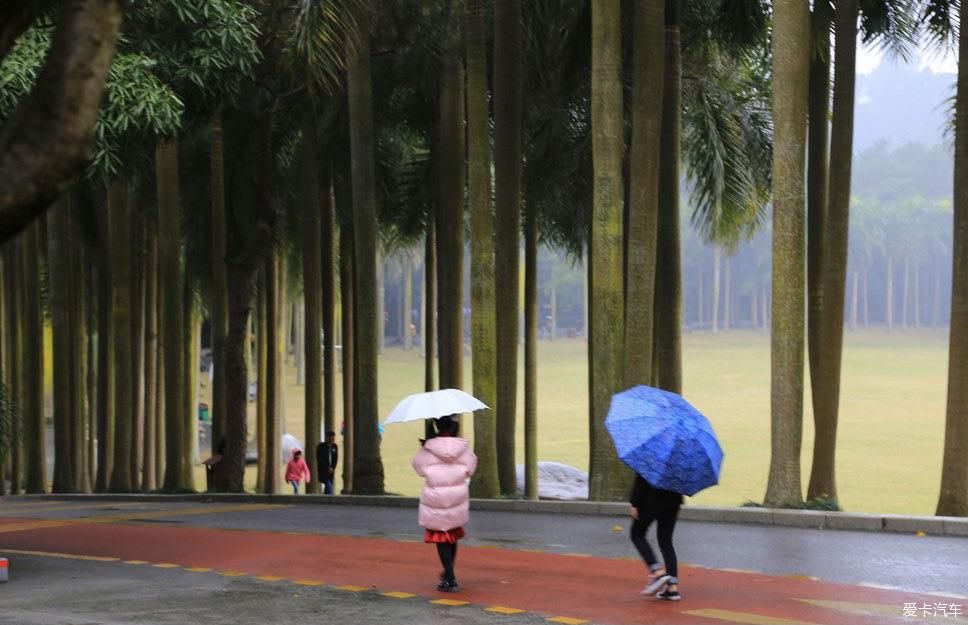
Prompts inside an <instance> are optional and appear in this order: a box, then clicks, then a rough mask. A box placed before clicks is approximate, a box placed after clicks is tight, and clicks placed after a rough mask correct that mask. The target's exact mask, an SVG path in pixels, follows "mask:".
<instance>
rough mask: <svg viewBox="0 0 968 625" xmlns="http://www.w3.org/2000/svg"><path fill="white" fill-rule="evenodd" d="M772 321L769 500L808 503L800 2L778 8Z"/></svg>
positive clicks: (804, 85)
mask: <svg viewBox="0 0 968 625" xmlns="http://www.w3.org/2000/svg"><path fill="white" fill-rule="evenodd" d="M773 15H774V26H773V29H774V30H773V123H774V128H775V131H774V133H775V134H774V136H775V139H774V150H773V315H772V318H773V326H772V341H771V345H772V366H771V371H772V374H771V414H772V420H771V426H772V437H771V450H772V455H771V458H770V476H769V482H768V484H767V492H766V498H765V503H766V505H768V506H772V507H790V506H793V507H796V506H799V505H800V503H801V502H802V500H803V494H802V492H801V484H800V445H801V437H802V431H803V351H804V345H803V342H804V340H803V333H804V301H803V299H804V261H803V259H804V251H805V250H804V221H805V220H804V180H803V172H804V166H805V162H804V159H805V152H806V121H807V119H806V118H807V92H808V85H809V74H810V46H809V41H810V13H809V10H808V8H807V5H806V4H805V3H802V2H797V1H796V0H778V1H777V2H775V3H774V5H773Z"/></svg>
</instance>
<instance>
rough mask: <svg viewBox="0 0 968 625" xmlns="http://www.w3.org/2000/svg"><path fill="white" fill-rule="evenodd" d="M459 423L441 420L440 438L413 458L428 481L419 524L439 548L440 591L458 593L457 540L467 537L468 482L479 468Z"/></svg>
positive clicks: (447, 419) (417, 470) (421, 503)
mask: <svg viewBox="0 0 968 625" xmlns="http://www.w3.org/2000/svg"><path fill="white" fill-rule="evenodd" d="M458 428H459V424H458V423H457V422H456V421H454V420H453V419H451V418H450V417H442V418H440V419H437V433H436V436H434V437H432V438H430V439H428V440H426V441H423V443H422V447H421V449H420V451H418V452H417V455H416V456H414V458H413V463H412V464H413V468H414V470H415V471H416V472H417V474H418V475H419V476H420V477H422V478H424V487H423V490H422V491H421V493H420V513H419V522H420V525H421V527H423V528H424V529H425V532H424V542H426V543H432V544H435V545H436V546H437V555H438V557H439V558H440V563H441V565H442V566H443V567H444V570H443V573H441V576H440V583H439V584H438V585H437V590H439V591H441V592H457V591H459V590H460V585H459V584H458V583H457V578H456V577H455V576H454V562H455V560H456V559H457V541H458V540H460V539H461V538H463V537H464V525H466V524H467V521H468V519H469V511H470V491H469V489H468V486H467V483H468V480H469V479H470V477H471V476H472V475H474V469H475V468H477V456H475V455H474V452H473V451H471V448H470V444H469V443H468V442H467V441H466V440H465V439H463V438H460V437H459V436H458Z"/></svg>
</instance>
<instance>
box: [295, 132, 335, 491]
mask: <svg viewBox="0 0 968 625" xmlns="http://www.w3.org/2000/svg"><path fill="white" fill-rule="evenodd" d="M314 133H315V128H313V127H312V126H311V125H309V124H306V125H305V127H304V128H303V137H302V150H301V154H300V161H301V163H300V165H301V167H302V171H301V176H300V177H301V179H302V184H303V186H302V189H301V191H302V193H301V196H302V197H301V198H300V200H301V202H302V205H303V212H302V224H301V226H302V230H303V235H304V236H303V258H302V260H303V296H304V297H305V302H306V312H305V315H306V329H305V332H304V333H303V334H304V339H305V342H304V344H303V346H302V349H303V350H304V352H305V359H306V386H305V397H306V413H305V414H306V423H305V427H306V462H307V463H308V464H309V474H310V476H311V480H310V482H309V484H307V485H306V492H310V493H318V492H319V478H320V476H319V468H318V467H317V466H316V454H315V453H314V450H315V448H316V445H317V444H318V443H319V441H320V440H321V439H320V433H321V432H320V429H321V417H322V414H321V410H322V402H323V393H322V391H323V389H322V386H321V385H322V382H323V380H322V369H321V367H322V364H323V363H322V354H321V353H320V344H319V337H320V334H321V332H322V320H323V319H322V312H323V311H322V295H323V293H322V289H323V281H322V275H321V273H322V272H323V270H324V267H323V258H322V256H323V253H322V247H323V240H322V238H323V224H322V219H321V218H322V215H321V210H320V205H319V200H320V198H319V177H318V176H319V171H318V167H317V164H318V161H317V158H316V141H315V136H314ZM326 219H327V222H328V221H329V215H328V212H327V216H326ZM330 249H332V235H331V236H330ZM327 260H329V259H327ZM326 270H328V271H329V272H330V273H331V274H332V265H329V264H327V265H326ZM331 331H332V328H330V332H331ZM327 338H330V337H327ZM330 340H331V338H330Z"/></svg>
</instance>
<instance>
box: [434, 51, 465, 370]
mask: <svg viewBox="0 0 968 625" xmlns="http://www.w3.org/2000/svg"><path fill="white" fill-rule="evenodd" d="M451 45H454V44H451ZM443 54H444V56H443V59H442V66H441V73H440V98H439V100H438V102H439V106H440V120H439V123H440V129H439V131H438V143H437V154H436V159H437V164H436V166H437V177H438V184H439V189H440V197H439V199H438V201H437V259H438V267H437V289H438V291H437V323H438V324H439V327H438V330H437V331H438V338H439V341H440V345H439V348H438V349H439V354H440V358H439V370H440V374H439V377H440V386H441V388H462V387H463V386H464V71H463V67H462V64H461V62H460V57H459V56H458V53H457V52H456V51H453V52H451V51H445V52H444V53H443Z"/></svg>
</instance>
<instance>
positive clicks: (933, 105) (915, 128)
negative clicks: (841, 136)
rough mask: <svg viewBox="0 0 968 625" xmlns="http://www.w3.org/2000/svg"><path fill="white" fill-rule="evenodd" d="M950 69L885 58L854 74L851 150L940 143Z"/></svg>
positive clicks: (950, 83)
mask: <svg viewBox="0 0 968 625" xmlns="http://www.w3.org/2000/svg"><path fill="white" fill-rule="evenodd" d="M954 84H955V75H954V74H936V73H934V72H932V71H931V70H930V69H927V68H925V69H923V70H918V68H917V64H912V65H899V64H896V63H894V62H892V61H889V60H887V59H885V60H884V61H883V62H881V64H880V65H879V66H878V67H877V69H875V70H874V71H873V72H872V73H870V74H865V75H860V76H858V77H857V100H856V108H855V115H854V152H855V153H856V152H863V151H865V150H867V149H868V148H871V147H873V146H874V145H876V144H878V143H881V142H883V141H887V142H888V144H889V145H891V146H895V147H896V146H900V145H904V144H907V143H920V144H922V145H927V146H931V145H937V144H939V143H942V142H944V141H945V140H946V139H945V136H944V133H945V126H946V124H947V121H948V114H949V111H948V102H947V100H948V99H949V98H950V97H951V96H952V95H954Z"/></svg>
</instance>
